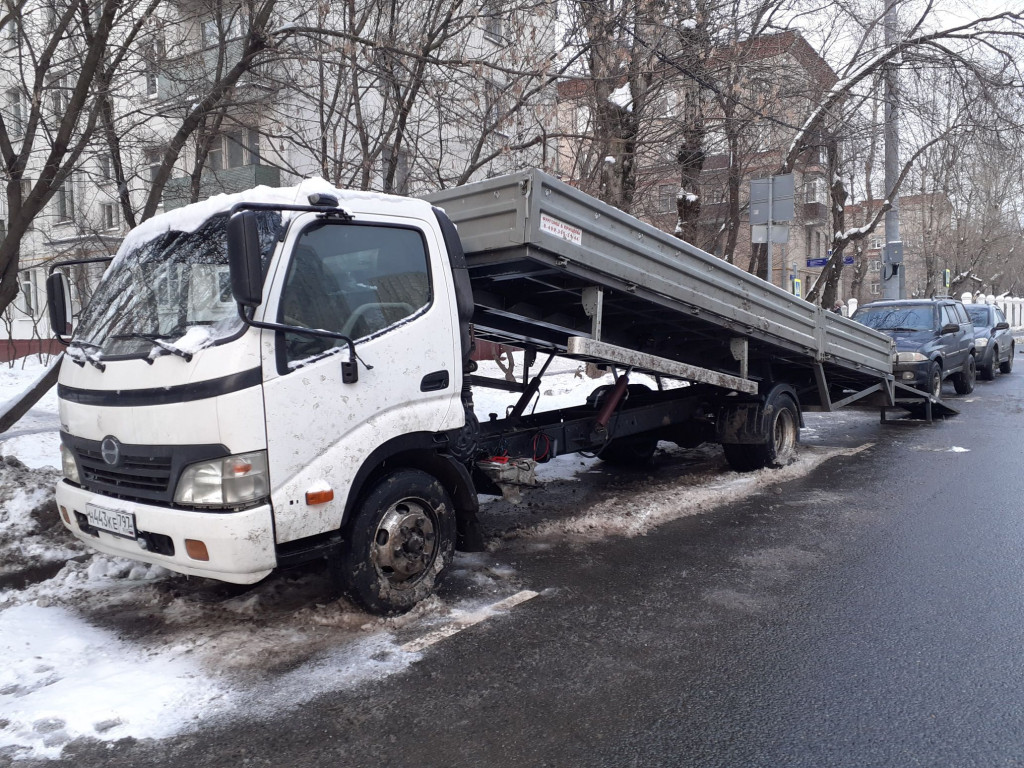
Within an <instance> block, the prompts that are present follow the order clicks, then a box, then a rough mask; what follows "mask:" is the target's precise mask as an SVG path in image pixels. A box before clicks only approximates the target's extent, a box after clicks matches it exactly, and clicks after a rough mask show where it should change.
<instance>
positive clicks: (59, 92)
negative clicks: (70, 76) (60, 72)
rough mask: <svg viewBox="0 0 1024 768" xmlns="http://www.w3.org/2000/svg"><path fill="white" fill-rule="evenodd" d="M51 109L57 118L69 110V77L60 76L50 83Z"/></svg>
mask: <svg viewBox="0 0 1024 768" xmlns="http://www.w3.org/2000/svg"><path fill="white" fill-rule="evenodd" d="M50 109H51V110H52V111H53V115H54V117H55V118H56V119H57V120H60V119H61V118H62V117H63V116H64V114H65V113H66V112H67V111H68V94H67V78H65V77H58V78H57V79H55V80H54V81H53V82H52V83H50Z"/></svg>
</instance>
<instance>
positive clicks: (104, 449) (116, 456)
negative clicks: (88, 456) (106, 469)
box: [100, 437, 121, 467]
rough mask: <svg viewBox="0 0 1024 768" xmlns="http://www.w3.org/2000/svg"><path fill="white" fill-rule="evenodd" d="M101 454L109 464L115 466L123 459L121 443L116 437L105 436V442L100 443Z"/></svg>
mask: <svg viewBox="0 0 1024 768" xmlns="http://www.w3.org/2000/svg"><path fill="white" fill-rule="evenodd" d="M100 455H101V456H102V457H103V460H104V461H105V462H107V464H109V465H110V466H112V467H113V466H115V465H116V464H117V463H118V462H119V461H121V443H119V442H118V441H117V438H116V437H105V438H103V442H102V443H100Z"/></svg>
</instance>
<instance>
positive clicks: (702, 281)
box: [427, 170, 892, 409]
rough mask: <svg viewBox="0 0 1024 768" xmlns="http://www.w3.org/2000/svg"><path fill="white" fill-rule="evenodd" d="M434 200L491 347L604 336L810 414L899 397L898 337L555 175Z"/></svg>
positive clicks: (559, 347)
mask: <svg viewBox="0 0 1024 768" xmlns="http://www.w3.org/2000/svg"><path fill="white" fill-rule="evenodd" d="M427 199H428V200H430V201H431V202H432V203H433V204H434V205H437V206H439V207H441V208H443V209H444V210H445V212H446V213H447V214H448V216H449V217H451V219H452V220H453V221H454V222H455V224H456V226H457V227H458V230H459V236H460V238H461V240H462V244H463V248H464V249H465V252H466V261H467V264H468V266H469V271H470V276H471V279H472V284H473V290H474V294H475V301H476V315H475V317H474V325H475V328H476V333H477V335H478V336H479V337H481V338H487V339H491V340H495V341H501V342H508V343H527V344H533V345H536V346H539V347H546V348H550V349H552V350H553V351H557V352H559V353H565V352H567V351H568V348H569V347H570V343H569V339H570V338H573V337H576V338H581V339H596V338H599V339H600V341H602V342H607V343H610V344H613V345H617V346H619V347H623V348H626V349H629V350H635V351H638V352H643V353H647V354H650V355H656V356H658V357H660V358H668V359H670V360H674V361H679V362H682V363H686V364H690V365H693V366H700V367H702V368H705V369H710V370H712V371H718V372H721V373H723V374H729V375H731V376H742V375H743V374H744V373H746V376H745V377H744V378H749V379H751V380H753V381H769V380H774V379H784V380H787V381H790V382H791V383H794V384H796V385H797V386H798V387H799V388H800V390H801V400H802V402H804V404H805V405H809V406H815V405H817V406H820V407H824V408H827V409H830V408H831V406H832V405H834V404H842V403H843V402H846V401H848V400H851V398H852V399H857V398H859V397H863V396H864V395H868V394H871V393H878V394H885V393H888V396H887V397H883V398H882V400H888V399H890V398H891V395H892V362H891V346H890V344H891V342H890V339H889V338H888V337H887V336H884V335H883V334H880V333H878V332H876V331H874V330H872V329H870V328H867V327H865V326H863V325H861V324H859V323H855V322H853V321H851V320H849V319H847V318H844V317H842V316H841V315H838V314H835V313H832V312H826V311H823V310H822V309H821V308H820V307H816V306H814V305H813V304H810V303H809V302H806V301H804V300H803V299H800V298H797V297H795V296H793V295H791V294H789V293H787V292H786V291H783V290H782V289H780V288H777V287H776V286H774V285H771V284H769V283H767V282H765V281H764V280H761V279H760V278H757V277H755V276H753V275H751V274H749V273H747V272H745V271H743V270H741V269H739V268H737V267H735V266H733V265H731V264H728V263H727V262H725V261H723V260H721V259H718V258H716V257H714V256H712V255H710V254H708V253H705V252H704V251H701V250H700V249H698V248H696V247H694V246H692V245H690V244H689V243H686V242H684V241H682V240H679V239H678V238H675V237H673V236H671V235H668V234H666V233H664V232H662V231H660V230H658V229H656V228H655V227H652V226H650V225H648V224H645V223H643V222H641V221H639V220H638V219H636V218H634V217H633V216H630V215H629V214H626V213H623V212H622V211H620V210H618V209H616V208H613V207H611V206H609V205H606V204H605V203H602V202H601V201H599V200H597V199H595V198H593V197H591V196H590V195H587V194H585V193H583V192H581V191H579V190H577V189H575V188H573V187H570V186H569V185H567V184H564V183H563V182H560V181H558V180H557V179H555V178H553V177H551V176H549V175H547V174H545V173H543V172H541V171H538V170H527V171H522V172H518V173H515V174H510V175H508V176H503V177H500V178H494V179H489V180H487V181H483V182H479V183H475V184H468V185H465V186H461V187H456V188H453V189H449V190H444V191H441V192H437V193H434V194H431V195H429V196H428V197H427ZM598 288H599V289H600V291H597V290H596V289H598ZM595 306H598V307H599V311H596V310H595ZM595 316H596V317H597V318H599V320H596V319H595ZM743 340H745V345H744V343H743ZM743 346H745V347H746V350H745V351H746V361H747V370H746V371H744V370H743V366H742V364H741V362H740V360H741V359H742V358H743V354H742V353H741V352H740V350H742V347H743ZM588 349H589V347H588ZM576 356H577V357H586V355H581V354H577V355H576ZM592 356H593V357H596V358H597V359H600V356H597V355H592ZM637 367H638V368H643V366H642V365H641V366H637ZM680 378H685V376H681V377H680ZM871 399H872V400H875V399H878V398H877V397H872V398H871ZM880 402H881V401H880Z"/></svg>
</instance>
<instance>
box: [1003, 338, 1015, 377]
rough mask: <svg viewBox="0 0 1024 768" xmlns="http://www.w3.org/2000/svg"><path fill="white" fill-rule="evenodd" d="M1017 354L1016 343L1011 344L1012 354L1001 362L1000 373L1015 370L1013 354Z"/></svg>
mask: <svg viewBox="0 0 1024 768" xmlns="http://www.w3.org/2000/svg"><path fill="white" fill-rule="evenodd" d="M1015 354H1017V347H1016V345H1014V344H1011V345H1010V356H1009V357H1008V358H1006V360H1005V361H1004V362H1002V363H1000V364H999V372H1000V373H1012V372H1013V356H1014V355H1015Z"/></svg>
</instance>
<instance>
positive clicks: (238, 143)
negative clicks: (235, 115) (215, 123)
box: [206, 128, 260, 171]
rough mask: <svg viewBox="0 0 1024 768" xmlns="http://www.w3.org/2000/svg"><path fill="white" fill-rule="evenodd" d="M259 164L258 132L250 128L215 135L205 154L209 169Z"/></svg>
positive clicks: (220, 169)
mask: <svg viewBox="0 0 1024 768" xmlns="http://www.w3.org/2000/svg"><path fill="white" fill-rule="evenodd" d="M259 164H260V134H259V131H255V130H252V129H243V128H239V129H234V130H229V131H225V132H224V133H222V134H221V135H219V136H217V137H215V138H214V139H213V141H212V142H211V144H210V149H209V151H208V152H207V155H206V167H207V168H208V169H209V170H211V171H223V170H225V169H227V168H241V167H243V166H246V165H259Z"/></svg>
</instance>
